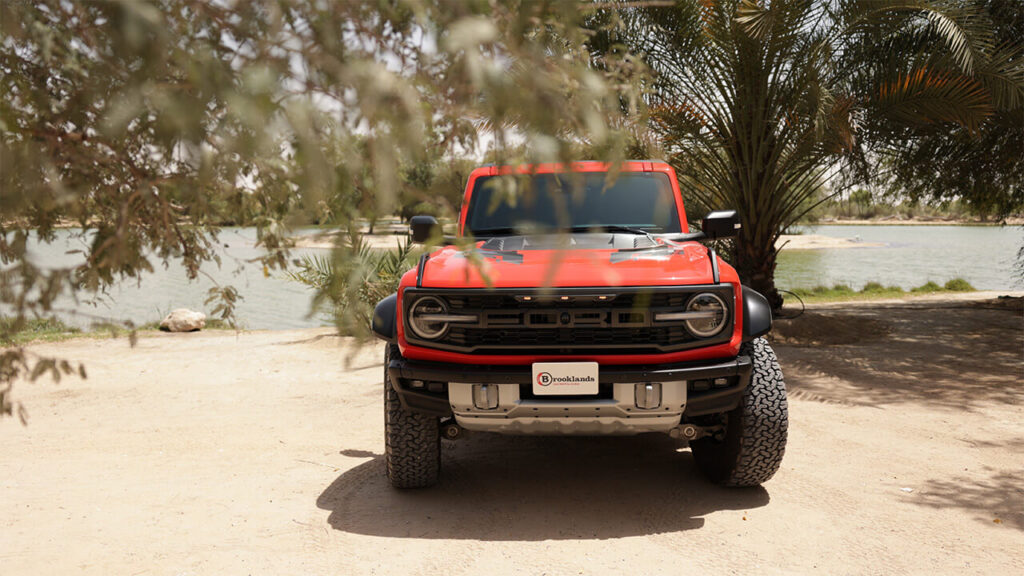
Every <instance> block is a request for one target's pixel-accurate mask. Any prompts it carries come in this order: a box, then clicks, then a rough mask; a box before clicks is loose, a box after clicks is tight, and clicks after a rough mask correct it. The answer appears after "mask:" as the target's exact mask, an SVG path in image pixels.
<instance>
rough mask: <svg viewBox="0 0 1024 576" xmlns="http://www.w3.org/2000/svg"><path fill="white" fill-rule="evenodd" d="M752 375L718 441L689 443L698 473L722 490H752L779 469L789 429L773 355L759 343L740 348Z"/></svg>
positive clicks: (782, 384)
mask: <svg viewBox="0 0 1024 576" xmlns="http://www.w3.org/2000/svg"><path fill="white" fill-rule="evenodd" d="M740 354H742V355H747V356H749V357H750V360H751V362H752V363H753V371H752V373H751V376H750V384H749V385H747V388H746V390H745V391H744V393H743V399H742V400H741V401H740V404H739V406H737V407H736V408H735V409H734V410H732V411H730V412H728V413H727V414H725V418H724V421H725V423H726V426H725V435H724V438H721V439H716V438H712V437H707V438H702V439H700V440H696V441H694V442H691V443H690V447H691V449H692V451H693V458H694V460H695V461H696V462H697V466H698V468H700V470H701V471H702V472H703V473H704V474H705V475H706V476H707V477H708V478H710V479H711V480H712V481H714V482H716V483H718V484H722V485H725V486H737V487H739V486H758V485H760V484H761V483H763V482H766V481H767V480H768V479H769V478H771V477H772V476H773V475H774V474H775V473H776V472H777V471H778V470H779V466H780V465H781V464H782V456H783V454H785V452H786V433H787V430H788V428H789V407H788V405H787V403H786V384H785V382H784V381H783V378H782V369H781V368H780V367H779V361H778V359H777V358H776V357H775V351H774V350H772V347H771V346H769V345H768V342H766V341H765V339H764V338H757V339H755V340H753V341H751V342H748V343H747V344H744V345H743V347H742V348H741V349H740Z"/></svg>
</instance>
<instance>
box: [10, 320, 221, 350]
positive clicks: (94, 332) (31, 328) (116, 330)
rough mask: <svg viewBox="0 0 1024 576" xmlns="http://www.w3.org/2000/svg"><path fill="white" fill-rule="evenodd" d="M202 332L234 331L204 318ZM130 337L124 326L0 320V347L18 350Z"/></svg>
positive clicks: (145, 328)
mask: <svg viewBox="0 0 1024 576" xmlns="http://www.w3.org/2000/svg"><path fill="white" fill-rule="evenodd" d="M159 330H160V321H159V320H155V321H153V322H147V323H145V324H143V325H142V326H139V327H137V328H136V329H135V331H136V332H157V331H159ZM204 330H234V328H233V327H232V326H231V325H230V324H228V322H227V321H225V320H222V319H220V318H207V319H206V327H205V328H204ZM130 333H131V329H129V328H128V327H127V326H125V325H124V324H117V323H114V322H100V323H96V324H93V325H92V327H91V328H90V329H89V330H87V331H83V330H82V329H81V328H78V327H76V326H71V325H68V324H65V323H64V322H63V321H61V320H59V319H58V318H52V317H51V318H31V319H28V318H27V319H25V321H24V322H23V323H21V324H20V325H19V324H18V322H17V319H16V318H13V317H10V316H0V345H2V346H21V345H23V344H28V343H31V342H62V341H64V340H70V339H72V338H117V337H119V336H127V335H128V334H130Z"/></svg>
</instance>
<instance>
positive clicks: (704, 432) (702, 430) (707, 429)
mask: <svg viewBox="0 0 1024 576" xmlns="http://www.w3.org/2000/svg"><path fill="white" fill-rule="evenodd" d="M722 431H723V427H722V426H697V425H696V424H680V425H679V426H677V427H675V428H673V429H671V430H669V432H668V435H669V436H671V437H672V438H677V439H682V440H686V441H688V442H692V441H694V440H700V439H701V438H705V437H707V436H714V435H716V434H718V433H719V432H722Z"/></svg>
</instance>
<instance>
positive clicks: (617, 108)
mask: <svg viewBox="0 0 1024 576" xmlns="http://www.w3.org/2000/svg"><path fill="white" fill-rule="evenodd" d="M595 9H596V8H591V7H587V6H585V5H581V4H578V3H576V2H529V1H525V0H523V1H520V0H395V1H389V2H310V1H307V0H253V1H245V2H209V1H207V0H175V1H169V0H154V1H141V0H140V1H131V2H73V1H71V2H69V1H65V0H36V1H28V0H15V1H11V2H7V1H5V2H0V94H3V98H0V215H2V216H0V305H2V306H4V310H5V313H9V314H12V315H14V316H15V317H17V318H19V319H20V320H21V321H24V320H25V319H27V318H31V317H44V316H49V315H51V314H53V313H55V312H59V310H56V308H57V307H59V303H60V302H74V303H75V305H79V304H81V303H83V301H89V300H91V299H94V298H96V297H97V296H100V295H102V294H103V293H104V291H106V290H107V289H109V288H110V287H112V286H114V285H116V283H118V282H123V281H126V280H132V279H137V278H139V277H140V276H141V275H143V274H146V273H148V272H150V271H151V270H153V269H154V267H156V266H160V265H162V264H166V263H168V262H169V261H171V260H178V261H180V262H181V263H182V264H183V265H184V268H185V270H186V273H187V274H188V276H189V277H190V278H192V279H194V278H197V277H198V276H199V275H201V274H203V270H202V266H203V265H207V266H208V265H217V266H219V265H221V262H220V261H219V258H218V256H217V252H216V251H215V249H214V247H215V242H216V239H217V232H218V228H217V226H218V224H221V223H225V222H246V223H252V224H253V225H254V226H256V227H257V230H258V245H259V246H260V247H262V248H263V249H264V252H263V254H262V256H261V257H260V258H259V261H258V262H253V263H251V264H254V265H257V266H260V267H262V268H263V269H264V270H265V272H266V273H267V274H270V273H272V272H273V270H275V269H280V268H284V267H286V266H287V264H288V261H289V257H288V255H289V249H290V247H291V242H290V239H289V234H290V227H291V226H292V225H293V224H295V223H299V222H309V221H317V222H323V221H330V222H331V223H332V224H334V225H337V226H339V227H341V228H345V227H346V225H347V223H348V222H349V221H350V220H351V219H352V218H354V217H355V216H357V215H359V214H361V213H362V212H366V213H367V216H369V217H370V218H371V219H372V218H373V216H374V215H375V214H389V213H391V212H393V211H394V210H395V208H396V207H397V203H398V199H399V196H400V195H401V194H402V193H403V192H406V191H405V190H400V181H401V180H402V179H401V178H400V177H399V175H400V174H401V173H402V171H403V170H405V171H408V173H409V174H410V175H411V176H416V177H414V178H410V179H406V180H408V181H423V182H426V181H427V180H426V179H422V178H418V176H419V175H420V174H416V173H417V170H418V167H422V166H424V165H429V164H430V163H431V162H434V163H436V162H437V161H438V160H439V159H445V158H451V157H452V156H453V155H454V154H457V153H459V152H464V151H468V150H473V149H474V148H475V147H476V146H477V145H478V144H479V140H478V131H479V129H480V128H481V127H486V128H487V129H489V130H490V131H491V133H492V134H493V143H492V147H493V150H494V153H495V154H496V155H497V156H498V157H499V158H500V159H501V160H502V161H507V162H518V161H536V160H541V159H542V160H544V161H552V160H571V159H572V154H573V153H574V152H575V151H577V150H578V149H579V146H580V144H581V143H586V144H587V145H588V146H590V147H591V149H592V150H595V151H598V152H599V153H600V155H601V156H602V157H604V158H607V159H609V160H614V159H617V158H619V159H621V158H622V157H623V156H624V150H625V146H624V144H625V141H626V134H627V130H626V126H627V121H626V120H625V118H626V117H627V116H630V117H633V116H637V115H638V110H639V109H640V108H641V105H642V102H641V99H640V96H639V93H638V90H637V89H636V86H637V83H636V82H635V81H633V80H632V78H633V76H634V75H636V74H642V73H643V66H642V65H640V64H639V63H637V61H636V60H635V59H633V58H631V57H630V56H629V55H628V54H621V55H608V56H605V57H602V58H600V60H599V64H600V66H597V67H595V66H594V64H595V62H596V61H597V60H596V59H595V58H594V57H593V55H592V54H591V53H590V52H589V51H588V50H587V49H586V47H585V40H586V38H587V34H589V32H587V31H585V30H584V29H583V28H582V27H581V21H582V19H583V18H584V16H585V15H586V14H587V13H589V12H592V11H593V10H595ZM513 127H514V129H515V132H516V135H517V136H518V137H519V138H520V140H521V141H525V142H526V143H528V144H530V150H533V151H535V152H530V153H529V154H530V155H529V156H527V155H517V154H515V153H514V151H513V150H512V148H511V147H510V146H509V142H508V140H509V137H510V135H511V134H512V132H511V130H512V128H513ZM433 181H434V180H431V182H433ZM422 192H423V193H424V194H427V193H429V192H430V190H429V189H424V190H422ZM64 225H72V226H76V227H79V228H80V232H79V233H77V239H78V240H80V244H81V246H82V248H81V251H80V254H79V255H80V256H81V259H80V262H79V263H78V264H75V265H70V266H57V267H54V266H51V265H49V263H47V262H40V261H38V260H37V259H36V258H35V257H34V256H33V251H32V245H33V244H34V243H36V242H52V241H54V240H55V235H54V229H55V228H56V227H59V226H64ZM354 256H355V255H354V254H353V253H352V252H346V251H338V252H337V254H336V257H337V258H339V259H344V258H347V257H354ZM338 264H340V265H342V266H347V265H346V264H345V263H344V262H341V261H340V260H339V262H338ZM211 297H212V298H215V299H217V300H219V301H220V304H219V305H218V304H211V307H214V308H215V309H216V312H215V314H216V315H218V316H222V317H225V318H226V319H228V320H230V317H231V314H232V311H233V306H234V300H235V299H237V297H238V294H237V292H235V291H234V290H233V289H231V288H230V287H226V286H216V287H214V290H213V291H212V293H211ZM115 320H116V319H115ZM343 323H349V324H354V323H355V321H354V320H353V319H346V320H344V321H343ZM37 366H44V367H46V366H52V362H50V360H47V359H34V358H30V357H28V356H27V355H26V354H25V353H24V350H22V349H20V348H18V347H15V348H12V349H7V350H5V351H4V353H3V356H2V357H0V396H4V395H5V394H6V393H7V391H8V390H9V389H10V383H11V382H13V380H14V379H16V378H18V377H19V376H26V375H27V376H32V377H33V378H34V377H36V376H38V375H40V374H41V373H42V372H40V370H39V369H37ZM0 400H2V398H0Z"/></svg>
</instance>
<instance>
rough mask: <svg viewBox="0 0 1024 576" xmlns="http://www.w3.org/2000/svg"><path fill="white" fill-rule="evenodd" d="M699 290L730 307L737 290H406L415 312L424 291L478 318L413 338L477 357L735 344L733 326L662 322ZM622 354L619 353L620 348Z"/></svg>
mask: <svg viewBox="0 0 1024 576" xmlns="http://www.w3.org/2000/svg"><path fill="white" fill-rule="evenodd" d="M700 292H715V293H716V294H718V295H719V296H721V297H722V299H723V301H725V302H726V305H727V307H728V308H729V312H728V314H729V316H728V324H729V325H732V318H733V315H732V310H733V308H734V306H733V288H732V286H731V285H724V286H686V287H657V288H608V289H601V288H573V289H555V290H553V291H548V292H542V291H538V290H529V289H500V290H490V291H486V290H457V289H452V290H431V289H426V288H424V289H412V288H410V289H407V290H406V293H405V296H404V301H405V302H406V314H405V318H406V322H408V310H409V308H410V306H411V305H412V303H414V302H415V300H416V298H417V297H419V296H421V295H427V294H429V295H432V296H437V297H440V298H442V299H444V301H445V302H446V303H447V305H448V311H449V313H451V314H463V315H465V314H470V315H475V316H476V317H477V320H476V321H475V322H471V323H461V324H458V323H453V324H451V325H450V326H449V328H448V330H447V332H445V334H444V336H442V337H441V338H440V339H438V340H433V341H430V340H421V339H417V338H416V337H415V335H414V334H413V333H412V331H411V330H406V337H407V338H408V339H409V341H410V342H412V343H414V344H416V345H419V346H425V347H430V348H439V349H445V350H452V351H457V352H466V353H475V354H528V353H531V352H542V353H545V354H585V353H593V352H600V353H602V354H615V353H630V354H657V353H663V352H672V351H677V350H683V349H687V348H694V347H699V346H709V345H712V344H718V343H721V342H724V341H728V340H729V338H730V337H731V334H732V331H731V330H730V329H729V328H728V326H727V327H726V328H725V329H723V330H722V331H721V332H720V333H719V334H718V335H716V336H715V337H712V338H697V337H695V336H693V335H692V334H691V333H690V332H689V331H688V330H687V329H686V327H685V324H684V323H683V322H682V321H668V322H660V321H656V320H655V319H654V317H655V315H656V314H658V313H659V312H679V311H682V310H684V309H685V306H686V303H687V301H688V300H689V299H690V298H691V297H692V296H693V295H695V294H697V293H700ZM617 351H618V352H617Z"/></svg>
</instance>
